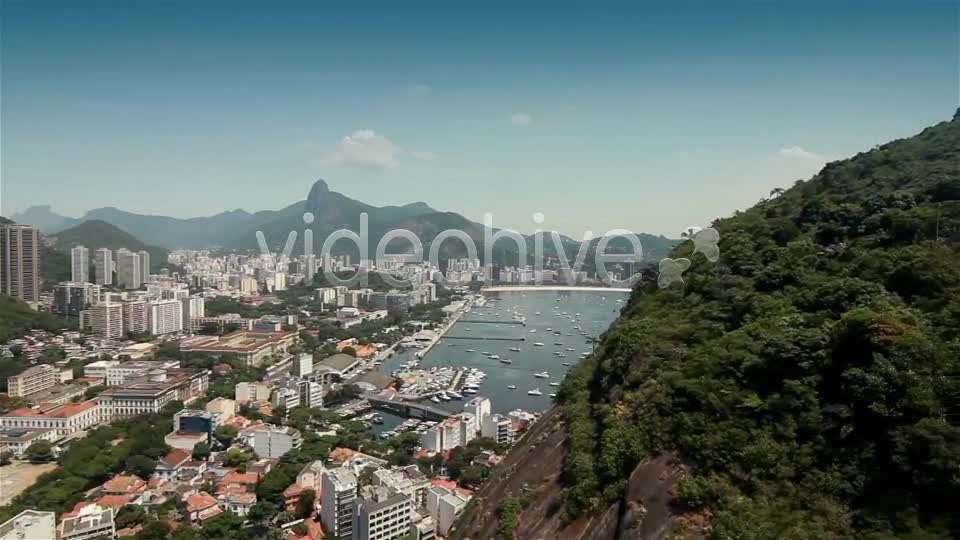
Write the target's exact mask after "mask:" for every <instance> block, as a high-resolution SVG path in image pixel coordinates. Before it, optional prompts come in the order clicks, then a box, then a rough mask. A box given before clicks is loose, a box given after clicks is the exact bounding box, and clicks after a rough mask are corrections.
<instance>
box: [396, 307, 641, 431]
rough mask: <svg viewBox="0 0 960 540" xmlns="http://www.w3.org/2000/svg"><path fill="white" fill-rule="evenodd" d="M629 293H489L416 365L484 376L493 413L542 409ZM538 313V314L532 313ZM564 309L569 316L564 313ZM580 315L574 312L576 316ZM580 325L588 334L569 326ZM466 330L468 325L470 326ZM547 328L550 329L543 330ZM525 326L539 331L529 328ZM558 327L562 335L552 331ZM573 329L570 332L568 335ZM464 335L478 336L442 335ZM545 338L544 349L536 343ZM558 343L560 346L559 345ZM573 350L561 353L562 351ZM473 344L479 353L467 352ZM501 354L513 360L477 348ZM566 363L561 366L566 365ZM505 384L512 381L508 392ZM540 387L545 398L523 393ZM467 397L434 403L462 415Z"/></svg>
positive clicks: (402, 357) (399, 359) (483, 392)
mask: <svg viewBox="0 0 960 540" xmlns="http://www.w3.org/2000/svg"><path fill="white" fill-rule="evenodd" d="M627 297H628V293H623V292H586V291H583V292H581V291H524V292H520V291H515V292H513V291H511V292H501V293H493V294H489V295H488V298H489V299H490V301H493V305H494V307H490V306H491V303H489V301H488V304H487V307H483V308H474V310H473V311H472V312H471V313H468V314H466V315H465V316H464V317H463V318H462V319H461V320H460V321H459V322H458V323H457V324H456V325H454V327H453V328H452V329H451V330H450V332H448V333H447V336H446V337H445V338H444V339H442V340H441V341H440V343H438V344H437V345H436V346H435V347H434V348H433V350H432V351H431V352H430V353H429V354H428V355H427V357H426V358H424V359H423V361H422V362H421V364H420V367H421V368H428V369H429V368H430V367H433V366H453V367H474V368H478V369H481V370H483V371H484V372H486V374H487V378H486V380H485V382H484V384H483V385H482V386H481V387H480V390H479V391H478V393H477V394H476V395H477V396H483V397H488V398H490V400H491V401H492V402H493V410H494V412H499V413H506V412H509V411H512V410H514V409H518V408H519V409H524V410H526V411H529V412H539V411H542V410H544V409H546V408H547V406H549V404H550V402H551V401H552V400H551V398H550V397H549V395H550V394H553V393H556V391H557V387H554V386H550V383H551V382H560V381H562V380H563V377H564V375H565V374H566V372H567V371H568V370H569V369H571V367H572V366H574V365H576V364H577V363H578V362H579V361H580V355H581V353H583V352H587V351H590V350H591V345H590V343H588V342H587V339H586V338H587V337H588V336H593V337H596V336H599V335H600V334H601V333H603V332H604V331H605V330H606V329H607V327H608V326H609V325H610V323H611V322H613V320H614V319H615V318H616V317H617V316H618V315H619V313H620V308H621V307H622V306H623V305H624V304H623V303H621V302H617V300H623V301H624V302H625V301H626V299H627ZM514 312H516V313H518V314H520V315H523V316H525V317H526V318H527V320H526V326H521V325H515V324H507V323H509V322H511V321H512V317H513V314H514ZM538 312H539V315H537V313H538ZM563 313H566V314H567V315H568V316H563ZM577 313H579V316H578V315H576V314H577ZM472 320H484V321H496V322H497V323H496V324H481V323H471V322H470V321H472ZM577 325H579V326H580V327H581V328H582V330H583V331H585V332H586V333H587V336H582V335H580V333H579V331H578V330H576V329H575V328H574V327H575V326H577ZM468 328H469V330H467V329H468ZM548 328H550V330H547V329H548ZM530 330H536V332H533V333H531V332H530ZM557 331H559V332H560V333H561V335H559V336H557V335H554V332H557ZM567 334H571V335H567ZM458 336H462V337H469V338H480V339H447V338H448V337H458ZM493 337H498V338H503V337H509V338H523V339H524V341H499V340H492V339H484V338H493ZM535 342H542V343H543V344H544V345H543V346H542V347H537V346H534V343H535ZM556 343H559V345H556ZM511 347H518V348H520V352H514V351H510V350H509V349H510V348H511ZM568 347H569V348H572V349H574V350H573V351H568V350H566V349H567V348H568ZM468 349H474V350H475V351H476V352H468ZM484 351H485V352H488V353H491V354H497V355H500V357H501V358H509V359H511V360H513V363H512V364H509V365H507V364H502V363H500V362H499V361H498V360H491V359H490V358H488V357H486V356H484V355H483V354H481V353H482V352H484ZM555 351H559V352H561V353H562V354H565V355H566V357H565V358H559V357H557V356H555V355H554V352H555ZM410 355H412V352H403V353H399V354H396V355H394V356H393V358H390V359H389V360H387V361H386V362H384V364H383V366H381V370H382V371H383V372H384V373H390V372H392V371H393V370H394V369H397V368H398V367H399V366H400V364H403V363H404V362H406V361H407V360H409V359H410V358H411V356H410ZM564 362H567V363H570V364H571V366H570V367H567V366H564V365H563V363H564ZM542 371H546V372H548V373H549V374H550V378H549V379H542V378H536V377H534V376H533V374H534V373H538V372H542ZM508 385H514V386H516V387H517V388H516V390H510V389H508V388H507V386H508ZM533 388H539V389H540V391H541V392H543V395H542V396H528V395H527V391H528V390H531V389H533ZM470 397H471V396H469V395H464V400H453V401H449V402H441V403H439V404H438V406H439V407H443V408H446V409H448V410H450V411H454V412H459V411H461V410H462V409H463V402H464V401H466V400H467V399H469V398H470Z"/></svg>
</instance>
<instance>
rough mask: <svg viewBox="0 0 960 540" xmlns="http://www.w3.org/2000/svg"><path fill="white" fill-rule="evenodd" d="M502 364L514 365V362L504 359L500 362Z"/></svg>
mask: <svg viewBox="0 0 960 540" xmlns="http://www.w3.org/2000/svg"><path fill="white" fill-rule="evenodd" d="M500 363H501V364H512V363H513V360H511V359H509V358H503V359H501V360H500Z"/></svg>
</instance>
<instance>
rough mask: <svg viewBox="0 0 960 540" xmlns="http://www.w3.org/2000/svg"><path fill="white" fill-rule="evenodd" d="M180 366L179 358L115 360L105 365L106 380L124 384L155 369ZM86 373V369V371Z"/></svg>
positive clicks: (111, 384)
mask: <svg viewBox="0 0 960 540" xmlns="http://www.w3.org/2000/svg"><path fill="white" fill-rule="evenodd" d="M179 367H180V361H179V360H129V361H127V362H114V363H112V364H110V365H107V366H106V367H105V370H104V373H105V376H104V380H105V381H106V384H107V386H123V385H124V384H126V382H127V381H132V380H134V379H139V378H142V377H145V376H146V375H147V374H148V373H150V372H151V371H153V370H157V369H160V370H166V369H175V368H179ZM84 375H86V371H84Z"/></svg>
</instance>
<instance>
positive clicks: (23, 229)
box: [0, 224, 41, 302]
mask: <svg viewBox="0 0 960 540" xmlns="http://www.w3.org/2000/svg"><path fill="white" fill-rule="evenodd" d="M40 247H41V246H40V233H39V231H37V229H36V228H34V227H31V226H30V225H18V224H6V225H0V294H5V295H7V296H12V297H14V298H19V299H20V300H23V301H25V302H39V301H40Z"/></svg>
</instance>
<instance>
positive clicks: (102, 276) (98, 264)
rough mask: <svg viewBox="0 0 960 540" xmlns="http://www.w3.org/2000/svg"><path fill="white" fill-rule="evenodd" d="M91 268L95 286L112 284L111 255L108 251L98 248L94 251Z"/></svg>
mask: <svg viewBox="0 0 960 540" xmlns="http://www.w3.org/2000/svg"><path fill="white" fill-rule="evenodd" d="M93 267H94V269H93V272H94V279H95V280H96V281H95V282H96V284H97V285H112V284H113V253H112V252H111V251H110V250H109V249H107V248H100V249H98V250H97V251H96V254H95V255H94V261H93Z"/></svg>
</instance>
